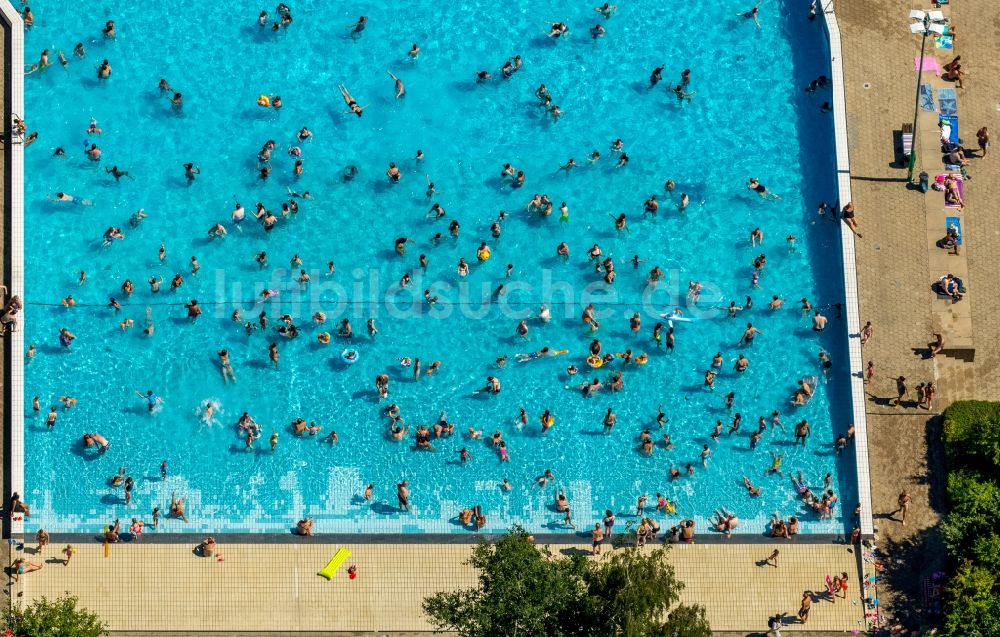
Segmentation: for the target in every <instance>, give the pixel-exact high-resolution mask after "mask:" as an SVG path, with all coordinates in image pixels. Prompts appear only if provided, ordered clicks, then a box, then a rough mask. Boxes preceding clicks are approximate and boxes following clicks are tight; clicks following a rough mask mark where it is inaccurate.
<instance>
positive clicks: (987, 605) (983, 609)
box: [944, 562, 1000, 637]
mask: <svg viewBox="0 0 1000 637" xmlns="http://www.w3.org/2000/svg"><path fill="white" fill-rule="evenodd" d="M996 585H997V580H996V576H995V575H994V574H993V572H991V571H989V570H987V569H985V568H982V567H981V566H973V565H972V564H971V563H969V562H966V563H964V564H963V565H962V566H961V567H960V568H959V569H958V572H956V573H955V574H954V575H953V576H952V578H951V581H949V582H948V587H947V589H946V592H945V606H946V608H947V609H948V612H947V613H946V615H945V623H944V629H945V632H946V633H947V634H949V635H953V636H954V637H959V636H961V637H995V636H996V635H1000V596H997V595H996V590H995V589H996Z"/></svg>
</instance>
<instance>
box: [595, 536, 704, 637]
mask: <svg viewBox="0 0 1000 637" xmlns="http://www.w3.org/2000/svg"><path fill="white" fill-rule="evenodd" d="M589 566H590V567H589V568H588V569H587V570H586V571H585V572H584V582H585V584H586V586H587V600H586V604H585V605H584V608H585V609H586V617H584V621H585V623H586V625H587V626H588V627H589V629H590V631H589V634H591V635H622V636H624V637H633V636H634V637H640V636H645V635H650V634H652V633H653V632H654V631H656V630H657V629H659V628H660V627H662V625H663V618H664V616H665V615H666V613H667V610H669V609H670V607H671V606H674V605H675V604H676V603H677V601H678V600H679V599H680V591H681V589H683V588H684V585H683V584H682V583H681V582H679V581H678V580H677V577H676V575H675V574H674V569H673V567H672V566H670V564H668V563H667V561H666V550H665V549H662V548H658V549H656V550H654V551H653V552H652V553H643V552H642V551H640V550H639V549H636V548H626V549H622V550H618V551H615V553H614V555H612V556H611V558H610V559H606V560H603V561H600V562H590V563H589ZM695 634H697V633H695ZM709 637H710V634H709Z"/></svg>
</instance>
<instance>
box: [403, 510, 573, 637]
mask: <svg viewBox="0 0 1000 637" xmlns="http://www.w3.org/2000/svg"><path fill="white" fill-rule="evenodd" d="M468 563H469V564H471V565H472V566H473V567H475V568H476V569H477V570H478V571H479V587H478V588H474V589H468V590H460V591H455V592H442V593H438V594H436V595H434V596H433V597H428V598H426V599H425V600H424V604H423V606H424V612H426V613H427V614H428V615H429V616H430V618H431V620H432V621H433V622H434V624H435V625H436V626H437V627H438V628H439V629H448V630H456V631H458V632H459V634H461V635H463V636H464V635H468V636H472V635H476V636H482V637H488V636H490V635H526V636H527V635H552V636H553V637H558V636H561V635H572V634H574V632H573V625H574V624H575V623H571V624H570V625H569V626H565V625H564V623H565V622H564V620H568V618H564V614H566V613H567V610H568V609H570V608H572V607H573V604H574V602H575V601H576V600H578V599H580V597H581V596H582V593H583V584H582V580H581V574H582V571H583V566H584V562H583V561H582V560H548V559H545V556H543V555H542V554H541V553H540V552H539V550H538V548H537V547H536V546H535V545H534V544H533V543H532V542H531V540H530V539H529V536H528V533H527V532H526V531H525V530H524V529H521V528H519V527H515V528H514V529H513V530H512V531H511V533H509V534H508V535H505V536H504V537H503V538H502V539H501V540H500V541H499V542H497V543H496V544H487V543H483V544H480V545H478V546H477V547H476V548H475V549H474V550H473V552H472V557H471V558H469V562H468Z"/></svg>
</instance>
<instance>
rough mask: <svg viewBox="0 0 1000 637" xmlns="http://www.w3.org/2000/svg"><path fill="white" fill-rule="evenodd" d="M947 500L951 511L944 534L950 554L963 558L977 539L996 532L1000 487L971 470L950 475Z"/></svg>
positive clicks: (946, 519)
mask: <svg viewBox="0 0 1000 637" xmlns="http://www.w3.org/2000/svg"><path fill="white" fill-rule="evenodd" d="M948 501H949V503H950V504H951V512H950V513H949V515H948V516H947V518H945V521H944V523H943V524H942V526H941V532H942V535H943V536H944V541H945V544H946V545H947V546H948V551H949V552H950V553H951V554H952V555H953V556H955V557H958V558H963V557H966V555H967V553H968V551H969V550H970V548H971V546H972V544H973V542H975V541H976V539H977V538H980V537H986V536H988V535H991V534H992V533H993V528H994V523H995V518H996V512H997V511H998V510H1000V486H998V485H997V484H996V483H995V482H990V481H988V480H981V479H979V477H978V476H976V475H975V474H973V473H971V472H968V471H957V472H953V473H950V474H948Z"/></svg>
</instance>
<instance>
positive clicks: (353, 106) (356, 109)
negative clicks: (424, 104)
mask: <svg viewBox="0 0 1000 637" xmlns="http://www.w3.org/2000/svg"><path fill="white" fill-rule="evenodd" d="M401 84H402V83H401ZM338 88H339V89H340V94H341V95H342V96H343V97H344V103H345V104H347V108H348V109H349V110H346V111H344V113H354V114H355V115H357V116H358V117H361V115H362V114H363V112H364V110H365V109H366V108H368V105H367V104H366V105H364V106H358V102H357V101H356V100H355V99H354V97H353V96H352V95H351V92H350V91H348V90H347V87H346V86H344V85H343V84H341V85H339V86H338Z"/></svg>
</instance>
